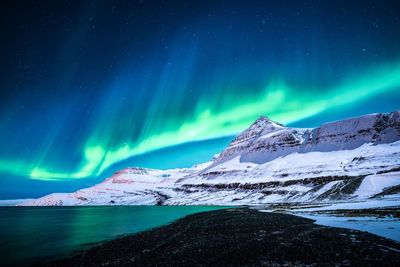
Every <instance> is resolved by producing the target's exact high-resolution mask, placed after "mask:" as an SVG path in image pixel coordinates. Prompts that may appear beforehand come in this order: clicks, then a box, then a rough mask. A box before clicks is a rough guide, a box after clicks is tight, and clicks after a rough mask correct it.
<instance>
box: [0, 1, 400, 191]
mask: <svg viewBox="0 0 400 267" xmlns="http://www.w3.org/2000/svg"><path fill="white" fill-rule="evenodd" d="M0 10H1V12H2V13H3V14H1V16H2V19H3V22H4V25H6V28H5V30H2V31H3V32H2V35H3V36H4V37H5V38H4V40H6V42H5V43H4V44H3V47H4V49H2V52H1V53H2V55H1V56H2V58H3V59H4V60H3V62H2V73H3V76H2V78H1V80H0V86H1V88H2V90H1V99H2V100H1V101H2V105H1V107H0V143H1V147H2V149H1V150H0V174H1V175H2V176H1V177H0V186H1V187H2V190H0V194H1V195H0V198H6V197H10V196H11V197H14V196H15V197H17V196H27V195H38V194H39V195H40V194H43V193H46V192H50V191H65V190H70V189H71V190H72V188H76V187H78V186H82V185H91V184H93V183H94V182H96V181H99V180H101V179H103V178H104V177H105V176H106V175H109V174H110V173H112V172H113V171H116V170H118V169H120V168H123V167H126V166H132V165H137V166H145V167H154V168H173V167H187V166H190V165H191V164H194V163H196V162H199V161H206V160H208V159H209V158H211V157H212V155H213V154H215V153H218V152H219V151H220V150H221V149H222V148H223V147H224V146H225V145H226V144H227V143H228V142H229V140H230V139H231V138H232V136H234V135H235V134H237V133H239V132H240V131H242V130H244V129H245V128H246V127H248V126H249V125H250V124H251V123H252V122H253V121H254V120H255V119H257V118H258V117H259V116H260V115H266V116H269V117H270V118H271V119H273V120H276V121H279V122H281V123H286V124H289V125H296V126H301V127H313V126H317V125H318V124H320V123H322V122H326V121H330V120H337V119H342V118H345V117H351V116H357V115H361V114H365V113H371V112H387V111H392V110H395V109H399V108H400V37H399V35H398V32H400V18H399V14H400V9H399V5H398V4H397V3H396V1H379V2H376V1H361V2H357V1H356V2H352V3H348V2H347V1H332V2H326V3H325V2H319V1H301V2H300V1H279V3H278V2H276V3H273V2H268V1H254V2H251V3H248V2H245V1H226V2H225V1H213V2H210V3H206V2H204V3H203V2H201V3H200V2H199V3H192V2H189V3H183V2H180V1H177V2H175V1H172V2H169V3H161V4H159V3H155V2H153V3H142V4H139V3H133V2H131V1H126V2H125V1H118V2H115V3H113V2H111V1H98V2H96V1H95V2H82V3H81V4H80V5H75V4H74V5H72V4H70V3H68V1H65V2H64V1H57V2H56V3H52V2H50V3H44V2H39V4H35V3H29V4H28V5H22V6H21V4H20V3H17V2H16V3H15V4H8V5H7V6H3V7H2V8H0ZM16 183H17V184H18V185H21V188H22V187H25V186H28V187H30V188H31V189H23V190H22V189H15V184H16ZM66 184H68V186H66ZM30 190H31V191H34V194H30Z"/></svg>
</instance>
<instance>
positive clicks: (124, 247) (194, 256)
mask: <svg viewBox="0 0 400 267" xmlns="http://www.w3.org/2000/svg"><path fill="white" fill-rule="evenodd" d="M399 252H400V243H398V242H395V241H392V240H389V239H386V238H383V237H379V236H376V235H373V234H370V233H367V232H361V231H357V230H350V229H343V228H334V227H328V226H322V225H318V224H314V221H313V220H311V219H307V218H302V217H298V216H295V215H290V214H282V213H265V212H259V211H257V210H253V209H249V208H243V207H238V208H227V209H223V210H217V211H206V212H200V213H196V214H192V215H189V216H186V217H184V218H181V219H179V220H177V221H175V222H173V223H170V224H167V225H164V226H160V227H156V228H153V229H151V230H148V231H144V232H140V233H137V234H133V235H129V236H126V237H122V238H118V239H114V240H111V241H107V242H104V243H102V244H99V245H98V246H95V247H92V248H90V249H88V250H83V251H80V252H78V253H76V254H75V255H72V256H71V257H69V258H65V259H61V260H57V261H53V262H49V263H48V266H99V265H108V266H128V265H129V266H136V265H140V266H159V265H162V266H185V265H196V266H199V265H200V266H209V265H221V264H223V265H233V266H238V265H241V266H243V265H257V266H260V265H265V266H282V265H286V266H294V265H296V266H299V265H310V264H311V265H312V264H317V265H318V266H327V265H329V266H330V265H351V266H361V265H362V266H377V265H395V264H397V263H398V262H400V253H399ZM42 264H43V263H42Z"/></svg>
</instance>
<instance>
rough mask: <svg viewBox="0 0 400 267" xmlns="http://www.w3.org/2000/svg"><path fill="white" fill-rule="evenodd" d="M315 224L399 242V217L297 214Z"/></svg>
mask: <svg viewBox="0 0 400 267" xmlns="http://www.w3.org/2000/svg"><path fill="white" fill-rule="evenodd" d="M297 215H300V216H301V217H304V218H309V219H312V220H315V223H316V224H320V225H325V226H332V227H339V228H348V229H354V230H359V231H365V232H369V233H372V234H375V235H379V236H383V237H386V238H390V239H393V240H396V241H399V242H400V219H397V218H390V217H385V218H375V217H338V216H328V215H322V214H318V215H316V214H297Z"/></svg>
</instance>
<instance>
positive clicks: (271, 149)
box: [22, 111, 400, 206]
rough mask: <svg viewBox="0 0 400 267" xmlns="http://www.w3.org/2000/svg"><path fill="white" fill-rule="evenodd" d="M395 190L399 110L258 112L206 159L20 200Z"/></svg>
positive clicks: (399, 191) (202, 201) (220, 201)
mask: <svg viewBox="0 0 400 267" xmlns="http://www.w3.org/2000/svg"><path fill="white" fill-rule="evenodd" d="M188 156H190V155H188ZM171 160H173V159H171ZM394 197H395V198H397V197H400V112H399V111H395V112H391V113H385V114H369V115H365V116H361V117H357V118H351V119H346V120H341V121H336V122H330V123H326V124H323V125H321V126H320V127H317V128H313V129H303V128H290V127H285V126H284V125H282V124H279V123H277V122H274V121H272V120H270V119H268V118H267V117H260V118H259V119H258V120H256V121H255V122H254V123H253V124H252V125H251V126H250V127H249V128H248V129H246V130H245V131H243V132H242V133H241V134H239V135H238V136H237V137H236V138H235V139H234V140H233V141H232V142H231V143H230V144H229V145H228V147H227V148H226V149H224V150H223V151H222V152H221V153H220V154H219V155H216V156H215V157H214V158H213V159H212V160H211V161H209V162H206V163H202V164H199V165H196V166H194V167H192V168H184V169H171V170H155V169H145V168H126V169H123V170H121V171H118V172H116V173H115V174H114V175H113V176H111V177H110V178H108V179H106V180H105V181H103V182H102V183H100V184H97V185H95V186H93V187H90V188H86V189H82V190H79V191H77V192H74V193H55V194H50V195H47V196H45V197H42V198H39V199H35V200H30V201H28V202H25V203H23V204H22V205H33V206H36V205H38V206H42V205H242V204H252V205H253V204H263V203H271V202H313V201H348V200H362V199H370V198H378V199H382V198H384V199H387V198H394Z"/></svg>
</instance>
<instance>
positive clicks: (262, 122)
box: [249, 115, 285, 129]
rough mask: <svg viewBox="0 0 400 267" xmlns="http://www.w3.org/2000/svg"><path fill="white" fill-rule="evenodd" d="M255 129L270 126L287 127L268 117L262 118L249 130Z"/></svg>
mask: <svg viewBox="0 0 400 267" xmlns="http://www.w3.org/2000/svg"><path fill="white" fill-rule="evenodd" d="M253 126H255V127H257V128H258V127H260V126H261V127H268V126H273V127H278V128H279V127H285V126H284V125H283V124H280V123H279V122H276V121H273V120H271V119H270V118H268V117H267V116H264V115H262V116H260V117H259V118H258V119H257V120H256V121H255V122H253V124H252V125H251V126H250V127H249V129H251V128H254V127H253Z"/></svg>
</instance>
